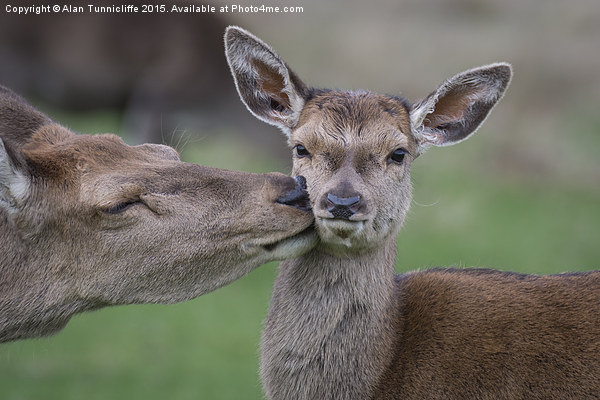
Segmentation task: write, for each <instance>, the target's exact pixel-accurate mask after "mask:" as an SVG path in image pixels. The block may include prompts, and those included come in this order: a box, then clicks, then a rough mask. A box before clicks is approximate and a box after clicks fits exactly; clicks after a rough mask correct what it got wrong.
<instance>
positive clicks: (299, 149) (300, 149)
mask: <svg viewBox="0 0 600 400" xmlns="http://www.w3.org/2000/svg"><path fill="white" fill-rule="evenodd" d="M295 149H296V155H297V156H298V157H300V158H302V157H310V153H309V152H308V150H306V147H304V146H302V145H301V144H297V145H296V147H295Z"/></svg>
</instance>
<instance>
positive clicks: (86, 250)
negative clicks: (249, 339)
mask: <svg viewBox="0 0 600 400" xmlns="http://www.w3.org/2000/svg"><path fill="white" fill-rule="evenodd" d="M303 185H304V182H303V179H301V178H298V180H294V179H292V178H290V177H286V176H284V175H282V174H265V175H261V174H250V173H242V172H232V171H225V170H220V169H215V168H208V167H202V166H199V165H194V164H188V163H184V162H181V161H180V160H179V157H178V155H177V152H175V150H173V149H171V148H170V147H167V146H162V145H141V146H135V147H131V146H128V145H126V144H125V143H123V141H122V140H121V139H119V138H118V137H117V136H114V135H98V136H89V135H78V134H75V133H73V132H71V131H69V130H68V129H66V128H63V127H62V126H60V125H57V124H55V123H53V122H52V121H51V120H50V119H49V118H48V117H47V116H45V115H43V114H41V113H40V112H38V111H37V110H35V109H33V108H32V107H31V106H29V105H28V104H27V103H26V102H25V101H24V100H23V99H21V98H20V97H18V96H17V95H15V94H14V93H12V92H11V91H9V90H8V89H5V88H3V87H0V342H4V341H9V340H15V339H21V338H27V337H34V336H42V335H48V334H51V333H53V332H55V331H57V330H59V329H61V328H62V327H63V326H64V325H65V324H66V323H67V322H68V320H69V318H70V317H71V316H72V315H73V314H74V313H77V312H81V311H85V310H91V309H97V308H100V307H104V306H109V305H116V304H130V303H172V302H177V301H183V300H187V299H191V298H193V297H196V296H199V295H201V294H203V293H206V292H209V291H211V290H214V289H216V288H218V287H220V286H223V285H225V284H227V283H229V282H231V281H233V280H234V279H237V278H239V277H240V276H242V275H244V274H246V273H247V272H249V271H251V270H252V269H254V268H256V267H258V266H259V265H261V264H263V263H265V262H268V261H271V260H279V259H282V258H285V257H291V256H297V255H299V254H301V253H302V252H303V251H306V250H308V249H309V248H310V247H311V246H313V245H314V242H315V234H314V232H312V228H310V226H311V225H312V222H313V217H312V214H311V213H310V212H308V210H309V208H308V198H307V196H306V194H305V191H304V189H303Z"/></svg>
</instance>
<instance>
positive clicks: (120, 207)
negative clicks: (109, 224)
mask: <svg viewBox="0 0 600 400" xmlns="http://www.w3.org/2000/svg"><path fill="white" fill-rule="evenodd" d="M138 203H141V201H140V200H125V201H122V202H120V203H117V204H115V205H112V206H110V207H107V208H104V209H102V212H103V213H105V214H119V213H121V212H123V211H125V210H127V209H128V208H130V207H132V206H134V205H136V204H138Z"/></svg>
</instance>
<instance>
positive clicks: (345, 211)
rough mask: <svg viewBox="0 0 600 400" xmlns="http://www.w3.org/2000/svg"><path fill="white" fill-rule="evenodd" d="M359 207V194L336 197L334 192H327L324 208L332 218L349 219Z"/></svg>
mask: <svg viewBox="0 0 600 400" xmlns="http://www.w3.org/2000/svg"><path fill="white" fill-rule="evenodd" d="M359 207H360V196H358V195H357V196H352V197H338V196H336V195H335V194H332V193H327V200H326V202H325V208H326V209H327V211H329V212H330V213H331V214H332V215H333V217H334V218H340V219H350V217H351V216H353V215H354V214H356V213H357V212H358V209H359Z"/></svg>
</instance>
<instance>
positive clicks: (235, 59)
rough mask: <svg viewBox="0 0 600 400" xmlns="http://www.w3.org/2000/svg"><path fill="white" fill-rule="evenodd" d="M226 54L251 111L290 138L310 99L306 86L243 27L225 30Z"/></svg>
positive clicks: (243, 98)
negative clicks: (305, 104)
mask: <svg viewBox="0 0 600 400" xmlns="http://www.w3.org/2000/svg"><path fill="white" fill-rule="evenodd" d="M225 54H226V56H227V62H228V63H229V68H230V69H231V73H232V75H233V79H234V81H235V85H236V88H237V91H238V94H239V95H240V98H241V99H242V102H243V103H244V104H245V105H246V107H247V108H248V110H249V111H250V112H251V113H252V114H253V115H254V116H256V117H257V118H259V119H260V120H262V121H264V122H267V123H269V124H271V125H275V126H277V127H279V128H280V129H282V130H283V132H284V133H286V134H287V135H289V134H290V129H292V128H293V127H295V126H296V124H297V123H298V120H299V118H300V113H301V111H302V109H303V107H304V103H305V99H306V97H307V96H308V89H307V87H306V85H304V83H303V82H302V81H301V80H300V79H299V78H298V76H297V75H296V74H295V73H294V72H293V71H292V70H291V69H290V68H289V67H288V66H287V64H286V63H285V62H284V61H283V60H282V59H281V57H279V55H278V54H277V53H275V51H273V49H271V47H269V46H268V45H267V44H266V43H264V42H263V41H262V40H260V39H259V38H257V37H256V36H254V35H252V34H251V33H249V32H248V31H246V30H244V29H242V28H239V27H236V26H230V27H228V28H227V30H226V31H225Z"/></svg>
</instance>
